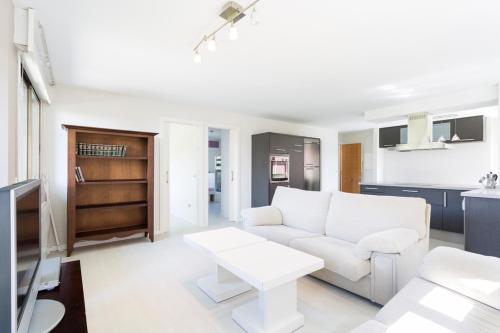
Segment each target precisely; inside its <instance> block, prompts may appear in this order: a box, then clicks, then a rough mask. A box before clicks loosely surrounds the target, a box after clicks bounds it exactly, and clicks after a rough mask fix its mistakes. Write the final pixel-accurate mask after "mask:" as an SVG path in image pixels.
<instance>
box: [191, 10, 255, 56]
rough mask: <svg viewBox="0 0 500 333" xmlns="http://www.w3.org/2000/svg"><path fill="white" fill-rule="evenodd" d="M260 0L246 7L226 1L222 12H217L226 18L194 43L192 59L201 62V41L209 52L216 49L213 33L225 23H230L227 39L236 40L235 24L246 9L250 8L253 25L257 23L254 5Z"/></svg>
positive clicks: (219, 29)
mask: <svg viewBox="0 0 500 333" xmlns="http://www.w3.org/2000/svg"><path fill="white" fill-rule="evenodd" d="M259 1H260V0H254V1H253V2H252V3H251V4H249V5H248V6H247V7H242V6H241V5H239V4H238V3H236V2H234V1H230V2H228V3H226V5H225V6H224V7H223V8H222V12H221V13H220V14H219V16H220V17H222V18H223V19H224V20H226V21H225V22H224V23H223V24H221V25H220V26H219V27H218V28H216V29H215V30H214V31H212V32H210V33H209V34H207V35H205V36H203V38H202V39H201V40H200V41H199V42H198V44H196V46H195V47H194V48H193V52H194V55H193V61H194V62H195V63H200V62H201V55H200V52H199V50H200V46H201V44H203V43H205V42H206V43H207V50H208V51H210V52H215V51H216V50H217V44H216V42H215V35H216V34H217V33H218V32H219V31H221V30H222V29H224V28H225V27H226V26H227V25H230V27H229V39H230V40H236V39H238V37H239V33H238V29H237V27H236V26H235V24H236V23H237V22H238V21H239V20H241V19H242V18H244V17H245V16H246V14H245V12H247V11H248V10H250V9H251V10H252V11H251V13H250V23H251V24H252V25H253V26H255V25H257V24H259V20H258V19H257V9H256V8H255V5H256V4H257V3H258V2H259Z"/></svg>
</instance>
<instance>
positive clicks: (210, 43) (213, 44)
mask: <svg viewBox="0 0 500 333" xmlns="http://www.w3.org/2000/svg"><path fill="white" fill-rule="evenodd" d="M207 50H209V51H210V52H215V51H217V43H216V42H215V35H213V36H212V38H210V40H209V41H208V42H207Z"/></svg>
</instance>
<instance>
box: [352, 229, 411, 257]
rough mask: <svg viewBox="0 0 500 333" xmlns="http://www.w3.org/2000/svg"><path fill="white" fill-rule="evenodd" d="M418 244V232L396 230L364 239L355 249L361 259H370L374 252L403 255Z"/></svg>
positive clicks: (378, 233)
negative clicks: (406, 250) (402, 253)
mask: <svg viewBox="0 0 500 333" xmlns="http://www.w3.org/2000/svg"><path fill="white" fill-rule="evenodd" d="M417 242H418V232H417V231H416V230H413V229H408V228H394V229H389V230H385V231H380V232H376V233H373V234H371V235H368V236H366V237H363V238H362V239H361V240H360V241H359V242H358V243H357V244H356V247H355V249H354V254H355V255H356V256H357V257H358V258H360V259H369V258H370V257H371V256H372V253H373V252H380V253H401V252H403V251H404V250H405V249H407V248H408V247H410V246H412V245H413V244H415V243H417Z"/></svg>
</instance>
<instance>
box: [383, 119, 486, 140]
mask: <svg viewBox="0 0 500 333" xmlns="http://www.w3.org/2000/svg"><path fill="white" fill-rule="evenodd" d="M455 133H457V135H458V136H459V138H460V140H459V141H451V139H452V137H453V135H454V134H455ZM441 136H442V137H443V138H444V139H445V142H446V143H462V142H474V141H483V140H484V116H473V117H464V118H456V119H446V120H436V121H434V122H433V138H432V139H433V141H438V139H439V138H440V137H441ZM404 143H408V126H407V125H402V126H393V127H383V128H380V129H379V148H391V147H396V145H398V144H404Z"/></svg>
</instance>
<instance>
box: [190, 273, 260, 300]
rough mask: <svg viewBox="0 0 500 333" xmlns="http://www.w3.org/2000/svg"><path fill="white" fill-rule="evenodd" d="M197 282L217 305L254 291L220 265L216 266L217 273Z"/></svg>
mask: <svg viewBox="0 0 500 333" xmlns="http://www.w3.org/2000/svg"><path fill="white" fill-rule="evenodd" d="M197 282H198V287H200V289H201V290H203V292H204V293H205V294H207V295H208V296H209V297H210V298H211V299H212V300H214V301H215V302H217V303H219V302H222V301H224V300H226V299H228V298H231V297H234V296H237V295H239V294H242V293H244V292H247V291H250V290H251V289H252V286H251V285H249V284H248V283H246V282H245V281H242V280H241V279H240V278H238V277H237V276H236V275H234V274H233V273H231V272H230V271H228V270H227V269H225V268H223V267H221V266H219V265H216V267H215V273H213V274H211V275H209V276H206V277H203V278H200V279H198V281H197Z"/></svg>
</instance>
